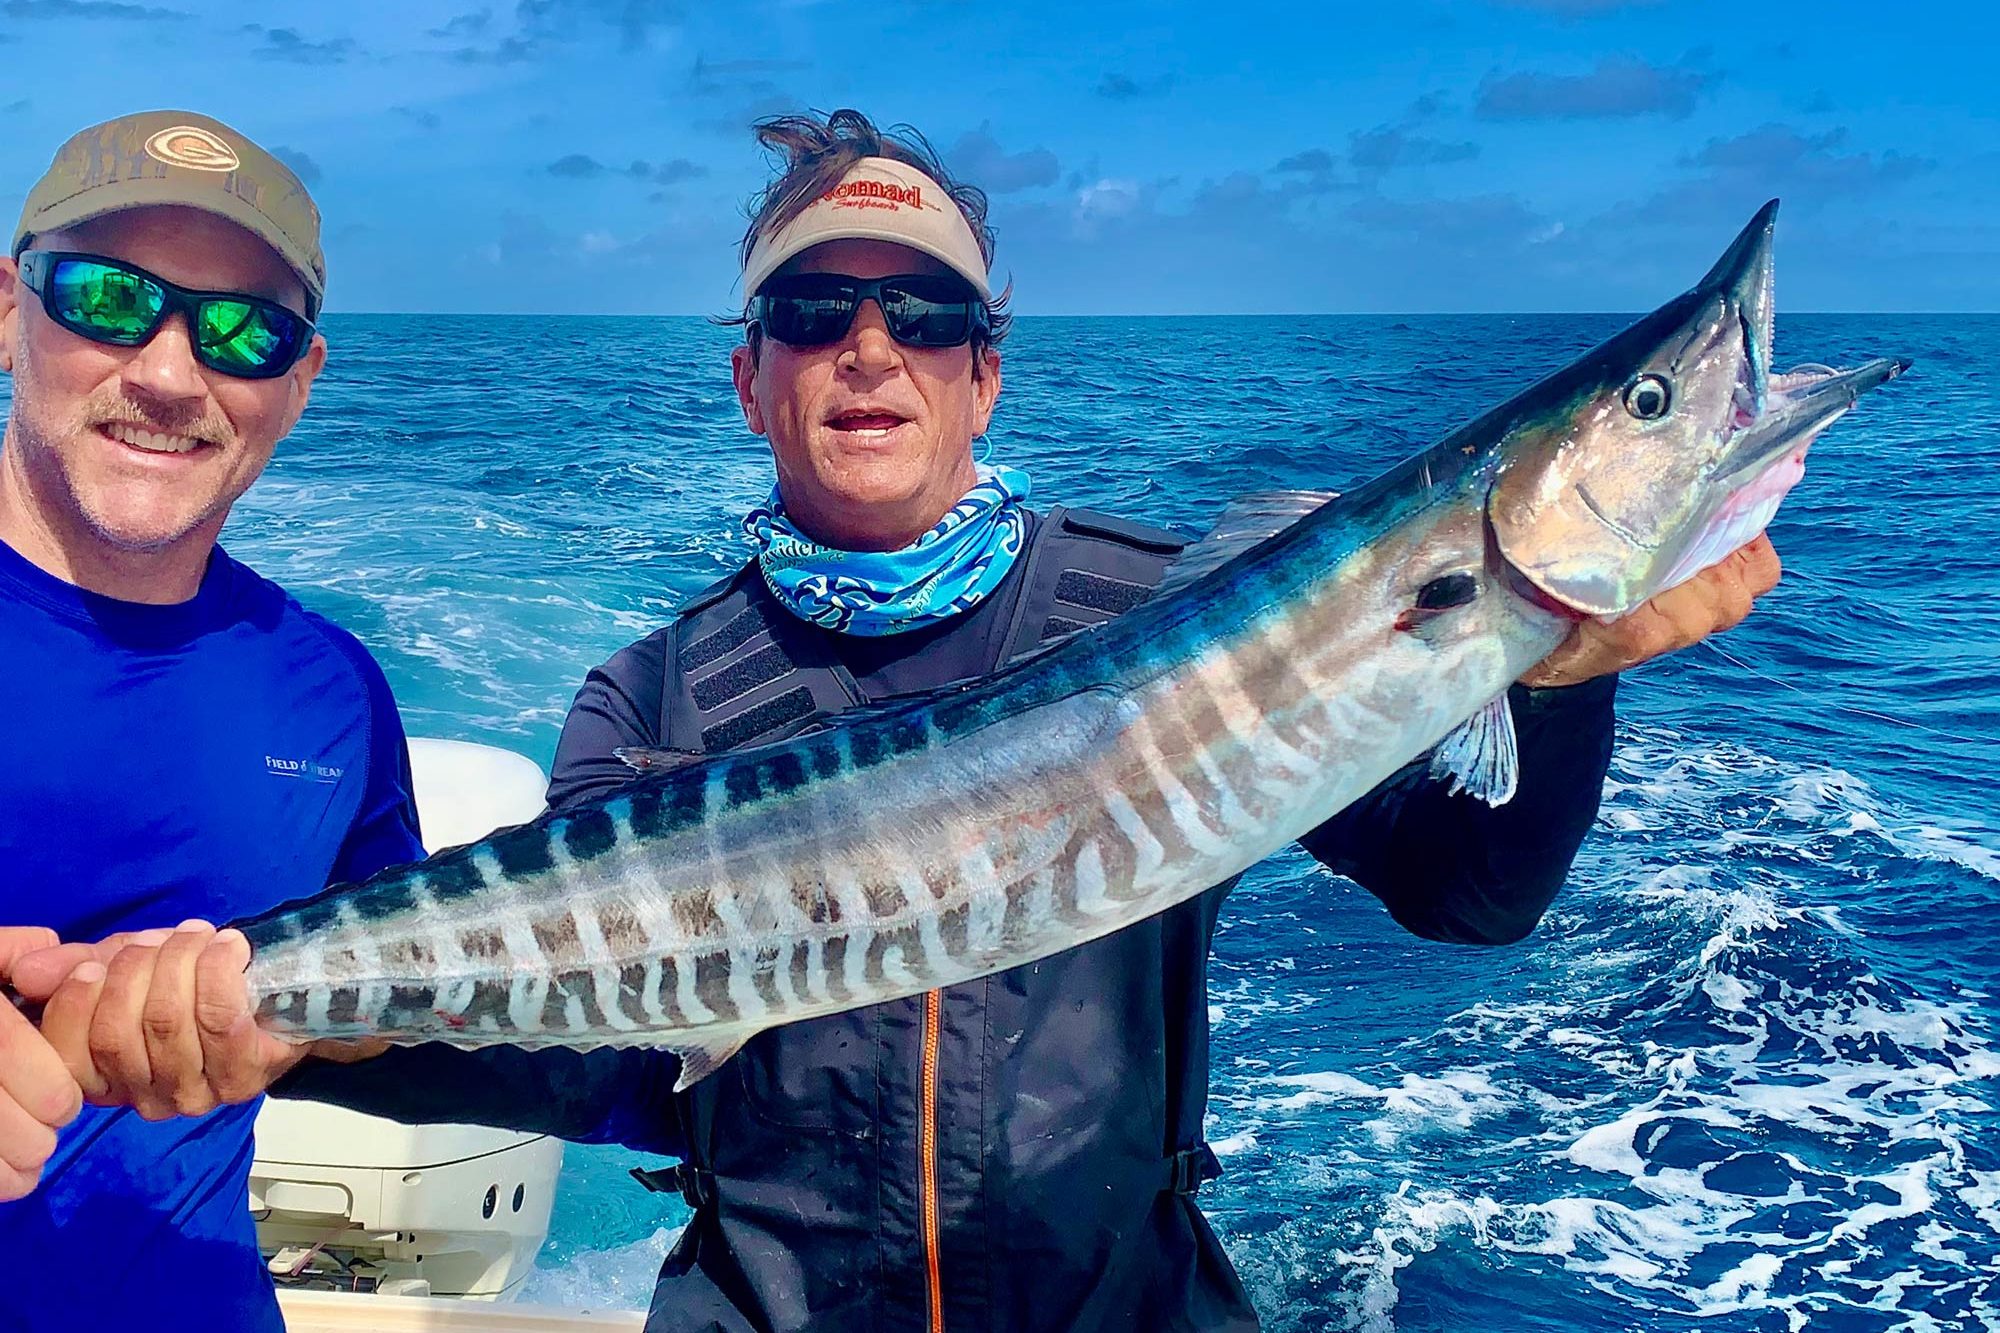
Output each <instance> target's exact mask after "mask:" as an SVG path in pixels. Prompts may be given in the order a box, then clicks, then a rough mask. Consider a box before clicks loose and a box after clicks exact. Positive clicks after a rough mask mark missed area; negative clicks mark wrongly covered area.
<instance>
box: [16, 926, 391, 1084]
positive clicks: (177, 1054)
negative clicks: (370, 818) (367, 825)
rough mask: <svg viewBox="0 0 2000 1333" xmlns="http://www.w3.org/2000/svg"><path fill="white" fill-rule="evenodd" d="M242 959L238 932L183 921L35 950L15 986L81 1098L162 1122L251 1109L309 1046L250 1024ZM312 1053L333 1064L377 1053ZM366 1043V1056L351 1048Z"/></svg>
mask: <svg viewBox="0 0 2000 1333" xmlns="http://www.w3.org/2000/svg"><path fill="white" fill-rule="evenodd" d="M45 943H49V944H53V943H54V940H53V938H52V937H51V938H50V939H49V940H47V941H45ZM249 962H250V945H249V943H248V942H247V941H246V940H245V939H244V938H243V935H242V932H240V931H235V930H224V931H220V932H218V931H217V930H216V929H215V927H214V926H212V925H210V924H208V923H207V922H205V921H188V922H184V923H183V924H182V925H181V926H180V927H179V928H178V929H175V930H171V931H166V930H151V931H143V932H139V933H137V934H124V935H114V936H112V937H110V938H109V939H105V940H102V941H99V942H98V943H96V944H63V945H59V946H57V947H54V948H38V949H37V951H36V952H33V953H26V954H24V955H23V956H22V957H21V959H20V961H19V963H18V965H17V966H16V968H15V975H14V977H13V985H14V988H15V989H16V990H17V991H18V992H19V993H20V994H21V995H22V996H23V997H25V998H27V999H29V1000H35V1001H41V1002H42V1006H43V1007H42V1017H41V1026H42V1036H43V1037H44V1038H45V1039H46V1041H47V1044H48V1045H49V1046H50V1047H51V1048H53V1051H54V1052H55V1053H56V1054H57V1055H58V1056H59V1057H60V1059H61V1061H62V1062H63V1063H64V1064H66V1065H67V1066H68V1069H69V1075H70V1077H71V1078H73V1079H74V1083H75V1086H76V1087H78V1088H80V1089H81V1091H82V1096H83V1099H84V1100H87V1101H89V1102H90V1103H92V1104H93V1105H99V1106H130V1107H132V1108H133V1109H134V1110H136V1111H137V1112H138V1113H139V1114H140V1115H141V1116H143V1117H144V1118H146V1119H148V1120H164V1119H167V1118H169V1117H171V1116H175V1115H203V1114H206V1113H207V1112H209V1111H213V1110H214V1109H215V1108H216V1107H218V1106H223V1105H233V1104H236V1103H240V1102H247V1101H249V1100H250V1099H251V1098H253V1097H255V1096H257V1095H258V1094H259V1093H261V1092H263V1091H264V1090H265V1089H266V1088H268V1087H270V1086H271V1084H272V1083H274V1082H276V1081H277V1080H278V1079H279V1078H280V1077H282V1076H283V1075H284V1074H285V1073H286V1072H287V1071H288V1070H290V1069H291V1068H292V1066H294V1065H296V1064H297V1063H298V1062H299V1061H300V1060H302V1059H304V1058H305V1056H306V1055H307V1054H308V1053H309V1052H313V1051H314V1050H315V1047H314V1045H313V1044H311V1043H305V1044H294V1043H291V1042H287V1041H283V1040H280V1039H279V1038H277V1037H274V1036H272V1035H271V1034H269V1033H268V1032H265V1031H264V1030H263V1029H262V1028H259V1027H258V1026H257V1024H256V1023H255V1021H254V1020H253V1017H252V1012H251V1005H250V993H249V989H248V987H247V986H246V984H245V982H244V977H243V969H244V968H245V967H247V966H248V965H249ZM318 1045H319V1046H320V1047H325V1048H329V1049H324V1050H320V1051H318V1053H319V1054H321V1055H324V1056H326V1057H327V1058H331V1059H354V1058H357V1056H358V1055H359V1054H373V1053H374V1052H375V1050H379V1049H381V1044H379V1043H360V1042H322V1043H319V1044H318ZM364 1046H372V1047H373V1049H369V1050H365V1051H358V1050H357V1049H356V1048H359V1047H364ZM72 1114H73V1113H72Z"/></svg>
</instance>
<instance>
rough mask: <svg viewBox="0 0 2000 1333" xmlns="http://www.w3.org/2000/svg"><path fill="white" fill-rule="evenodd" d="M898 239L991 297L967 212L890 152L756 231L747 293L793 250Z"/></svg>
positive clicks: (745, 270) (746, 266)
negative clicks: (773, 227)
mask: <svg viewBox="0 0 2000 1333" xmlns="http://www.w3.org/2000/svg"><path fill="white" fill-rule="evenodd" d="M844 240H862V241H891V242H893V243H895V244H897V245H907V246H909V247H910V248H911V249H912V250H920V251H922V252H923V253H924V254H927V255H929V256H930V257H931V258H933V259H936V260H938V261H939V262H941V263H944V264H946V265H949V266H950V268H951V269H952V271H953V272H955V273H957V274H958V275H959V276H960V277H962V278H964V279H965V280H966V281H967V282H969V283H971V284H972V289H973V290H974V291H976V292H978V293H979V299H980V300H982V301H990V300H992V299H993V292H992V289H991V288H990V287H988V286H987V281H986V259H985V256H983V255H982V254H980V252H979V242H978V240H976V239H975V238H974V237H973V235H972V227H971V225H970V224H969V223H967V222H966V220H965V214H963V213H961V212H959V211H958V205H957V204H956V203H955V202H953V201H952V198H951V196H949V195H947V194H946V193H945V192H944V189H943V187H942V186H940V185H939V184H938V183H937V182H936V181H934V180H932V179H931V178H930V177H929V176H927V175H925V174H924V173H923V172H921V171H919V170H917V169H916V168H915V167H912V166H908V165H906V164H905V163H902V162H898V161H896V160H894V159H893V158H887V157H864V158H862V159H861V160H860V161H859V162H856V163H855V164H854V167H853V169H852V170H850V171H849V172H848V173H847V174H846V175H845V176H843V177H841V179H840V184H838V185H836V186H834V187H833V189H831V190H829V191H827V192H826V193H825V194H823V195H821V196H820V197H819V198H817V199H815V200H813V202H812V203H811V204H809V205H807V207H806V210H805V211H804V212H803V213H800V214H799V215H798V216H797V217H795V218H793V219H792V220H791V221H790V222H788V223H786V224H785V225H784V226H782V227H780V228H778V230H777V231H775V232H771V233H768V234H766V235H763V236H759V237H758V238H757V244H756V245H755V246H754V247H753V248H752V249H751V251H750V259H749V262H747V263H746V264H744V266H743V295H744V298H745V299H746V300H747V299H748V298H750V297H752V296H755V295H756V294H757V289H758V288H759V287H762V286H763V285H764V280H765V279H766V278H769V277H770V276H771V275H772V274H773V273H776V272H777V271H778V270H779V269H780V268H781V267H783V266H784V264H785V263H786V261H788V260H790V259H792V258H793V257H794V256H796V255H799V254H802V253H803V252H805V251H807V250H810V249H811V248H812V247H813V246H815V245H818V244H820V243H821V242H823V241H844Z"/></svg>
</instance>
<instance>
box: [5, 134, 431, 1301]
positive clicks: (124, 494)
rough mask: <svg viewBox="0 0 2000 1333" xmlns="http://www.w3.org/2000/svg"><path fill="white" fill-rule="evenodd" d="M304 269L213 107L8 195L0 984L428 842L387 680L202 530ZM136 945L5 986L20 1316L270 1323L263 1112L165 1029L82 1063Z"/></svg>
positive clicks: (285, 343) (306, 260)
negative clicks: (257, 1135)
mask: <svg viewBox="0 0 2000 1333" xmlns="http://www.w3.org/2000/svg"><path fill="white" fill-rule="evenodd" d="M325 278H326V274H325V265H324V261H323V260H322V258H321V254H320V246H319V215H318V212H317V210H316V209H315V208H314V206H313V203H312V200H311V198H310V197H309V196H308V195H307V193H306V190H305V187H304V186H303V185H301V184H300V183H299V181H298V179H297V177H295V176H294V175H293V174H292V173H291V172H290V171H289V170H287V169H286V168H285V167H284V166H283V165H282V164H281V163H279V162H278V161H277V160H276V159H275V158H273V157H272V156H271V155H270V154H269V153H267V152H265V151H264V150H263V149H261V148H259V147H258V146H257V145H256V144H254V143H252V142H251V141H250V140H248V139H246V138H244V137H243V136H242V135H241V134H238V133H237V132H236V131H234V130H232V129H230V128H229V127H228V126H226V125H223V124H221V123H219V122H217V121H214V120H211V119H209V118H207V117H204V116H198V115H193V114H190V113H187V112H180V111H170V112H152V113H148V114H142V115H135V116H125V117H121V118H119V119H117V120H113V121H110V122H107V123H106V124H103V125H98V126H95V127H93V128H91V129H88V130H85V131H83V132H82V133H81V134H78V135H76V136H75V137H74V138H72V139H71V140H70V141H69V142H67V143H66V144H64V145H63V146H62V148H61V150H60V151H59V152H58V153H57V154H56V157H55V161H54V162H53V164H52V165H51V166H50V167H49V170H48V172H47V174H46V175H44V176H43V177H42V179H41V180H40V181H39V182H38V183H37V184H36V185H35V186H34V188H33V189H32V190H30V191H29V193H28V197H27V201H26V206H25V207H24V208H23V210H22V213H21V218H20V222H19V224H18V225H17V226H16V227H15V229H14V233H13V238H12V244H11V245H10V246H9V248H8V250H7V252H6V255H5V257H0V369H5V370H6V371H7V372H8V373H9V374H10V375H11V376H12V380H13V393H12V403H11V406H10V409H9V412H8V416H7V423H6V435H5V441H4V445H0V655H4V659H5V662H6V669H5V671H4V672H0V711H4V713H5V715H6V717H7V724H6V726H5V727H4V728H0V866H4V867H5V869H4V872H0V982H16V981H18V982H20V983H22V985H23V988H24V989H29V988H30V987H28V985H27V983H28V981H29V980H30V979H31V978H30V974H31V973H34V972H36V971H37V970H38V969H37V968H36V966H35V964H34V962H33V960H32V959H29V958H27V955H29V954H30V953H31V952H32V951H35V950H37V949H40V948H43V947H44V946H47V945H51V944H54V943H55V942H56V940H57V939H58V938H61V939H63V940H72V941H96V940H99V939H101V938H104V937H107V936H117V935H119V934H120V933H122V932H143V931H151V932H152V933H151V934H149V935H140V936H139V937H138V938H141V939H158V938H160V937H163V936H167V935H168V934H169V933H171V932H174V928H175V927H176V925H177V924H180V923H184V922H189V921H190V919H192V918H205V919H208V920H226V919H229V918H233V917H240V916H243V915H245V914H247V913H254V912H258V911H261V910H264V909H266V908H269V907H272V906H275V905H276V904H278V903H281V902H284V901H286V900H288V899H292V898H297V897H300V896H301V895H304V894H307V893H311V892H314V891H316V890H318V889H319V888H321V887H322V886H324V885H325V884H326V883H327V882H328V881H329V880H333V879H353V878H357V877H360V876H364V875H367V874H370V873H372V872H373V871H375V870H377V869H380V868H381V867H382V866H384V865H388V864H392V863H395V862H400V861H408V860H413V859H415V858H417V857H420V856H421V855H422V850H421V846H420V844H419V842H418V840H417V837H416V827H415V813H414V810H413V809H412V807H411V805H410V801H409V794H408V778H407V759H406V758H405V755H404V746H403V735H402V728H401V725H400V723H399V722H398V720H397V716H396V709H395V705H394V703H393V701H392V700H391V698H390V696H389V689H388V686H387V684H386V682H385V681H384V680H383V678H382V673H381V671H380V669H379V668H377V666H376V665H375V663H374V662H373V661H372V660H371V659H370V658H369V656H368V653H367V651H366V650H365V649H363V648H362V647H361V645H360V644H359V643H357V642H356V641H355V640H354V639H353V638H352V637H351V636H349V635H348V634H346V633H344V632H343V631H341V630H339V629H338V628H336V627H334V626H333V625H331V624H328V623H327V622H326V621H325V620H322V619H321V618H320V617H318V616H315V615H313V614H312V613H310V612H307V611H304V610H302V609H301V608H300V607H299V605H298V603H296V602H295V601H293V600H292V599H291V598H290V597H288V596H287V595H286V594H285V592H284V591H283V590H282V589H281V588H279V587H277V586H276V585H274V584H272V583H269V582H267V581H265V580H264V579H262V578H260V577H258V576H257V575H256V574H254V573H252V572H251V571H250V570H249V569H247V568H245V567H244V566H243V565H241V564H239V563H237V562H236V561H235V560H233V559H231V558H230V557H229V555H228V554H227V553H225V552H224V551H223V550H222V549H221V548H220V547H219V546H217V545H216V538H217V534H218V533H219V532H220V531H221V529H222V525H223V521H224V520H225V519H226V518H227V517H228V514H229V509H230V506H231V505H232V504H234V503H235V501H236V500H237V498H238V497H239V496H241V495H242V494H243V492H244V491H245V490H246V489H248V487H249V486H250V484H251V483H252V482H254V481H255V480H256V479H257V476H258V474H259V473H260V472H262V471H263V469H264V466H265V465H266V464H267V463H268V462H269V461H270V459H271V455H272V451H273V449H274V448H275V447H276V445H277V443H278V441H279V440H280V439H281V438H283V437H284V436H285V434H286V433H287V432H288V431H290V430H291V428H292V426H293V424H294V423H296V422H297V420H298V418H299V414H300V413H301V412H302V411H303V410H304V409H305V406H306V401H307V399H308V397H309V396H310V394H311V390H312V384H313V380H314V377H315V376H317V375H318V374H319V372H320V368H321V366H323V365H324V364H325V361H326V344H325V342H324V340H323V339H321V338H320V337H319V335H318V334H317V332H316V331H315V329H314V325H313V321H314V319H315V318H316V317H317V315H318V312H319V307H320V301H321V297H322V294H323V292H324V290H325ZM183 933H184V935H185V938H186V940H187V941H190V942H195V943H200V942H205V941H206V940H207V939H208V938H210V937H211V936H212V935H213V932H212V931H211V930H210V929H208V928H207V927H203V926H199V925H193V924H190V925H188V926H187V927H186V928H185V930H184V932H183ZM177 957H184V958H185V959H187V960H189V961H191V960H192V958H193V954H192V953H189V952H187V950H186V949H185V948H181V949H179V950H178V951H177ZM157 959H158V955H157V954H156V953H154V952H153V951H151V950H148V949H135V950H131V951H127V952H125V953H121V954H119V955H117V956H116V957H115V958H113V959H111V961H110V966H109V969H108V973H107V969H106V967H105V965H104V964H103V963H102V962H99V961H91V962H87V963H84V964H83V965H82V966H81V967H80V968H78V969H77V970H76V972H75V974H74V977H73V980H72V984H71V985H69V986H68V987H67V988H66V989H64V990H63V991H61V992H60V993H58V994H56V995H54V996H53V997H51V998H50V999H49V1004H48V1009H47V1012H46V1013H45V1014H44V1015H43V1018H42V1026H41V1028H40V1030H37V1028H36V1027H34V1026H33V1025H31V1024H30V1023H29V1021H28V1019H27V1018H26V1017H25V1016H23V1015H22V1014H21V1013H20V1012H17V1010H16V1009H15V1007H14V1005H12V1004H9V1003H7V1002H5V1001H4V1000H0V1255H4V1256H5V1265H6V1272H5V1276H4V1278H0V1328H4V1329H7V1330H9V1333H39V1331H40V1330H57V1329H61V1330H71V1329H78V1328H85V1327H89V1328H147V1329H161V1328H167V1327H194V1326H199V1327H203V1328H230V1329H269V1330H274V1331H275V1330H277V1329H279V1328H280V1326H281V1324H280V1319H279V1315H278V1309H277V1303H276V1299H275V1297H274V1295H273V1293H272V1286H271V1279H270V1276H269V1274H268V1273H266V1272H265V1271H264V1267H263V1263H262V1261H261V1260H260V1259H259V1257H258V1254H257V1250H256V1244H255V1236H254V1233H253V1229H252V1224H251V1218H250V1215H249V1212H248V1176H249V1168H250V1160H251V1122H252V1120H253V1118H254V1116H255V1113H256V1105H255V1103H254V1101H244V1102H243V1104H240V1105H233V1106H227V1107H224V1108H223V1109H220V1110H216V1109H215V1108H216V1107H217V1105H218V1102H219V1100H220V1099H219V1098H218V1097H216V1096H215V1095H213V1094H212V1093H210V1092H209V1090H208V1089H207V1088H206V1086H205V1085H203V1086H201V1087H196V1086H194V1085H192V1084H174V1083H172V1082H170V1081H169V1080H168V1078H167V1077H166V1075H167V1073H168V1071H169V1070H170V1068H171V1065H172V1059H171V1058H170V1056H171V1055H177V1054H179V1053H178V1052H174V1053H170V1052H168V1051H167V1050H166V1049H165V1048H164V1047H159V1048H158V1049H157V1050H156V1052H155V1054H156V1055H157V1057H158V1059H159V1065H160V1071H161V1077H160V1078H158V1079H156V1078H155V1076H154V1072H153V1070H152V1068H151V1066H150V1064H149V1061H148V1057H147V1050H146V1045H145V1042H144V1041H143V1040H142V1041H140V1042H138V1043H136V1044H135V1045H134V1047H132V1048H128V1049H125V1050H123V1051H111V1050H109V1049H106V1050H105V1051H104V1058H103V1059H102V1061H101V1062H100V1061H96V1060H94V1059H93V1055H94V1054H96V1053H97V1052H98V1050H99V1048H100V1046H101V1042H100V1038H101V1037H102V1036H103V1035H104V1034H105V1033H109V1032H111V1031H113V1030H114V1029H116V1030H123V1026H126V1025H129V1026H130V1028H131V1029H132V1030H134V1031H138V1030H139V1029H140V1027H141V1013H140V1010H139V1009H138V1008H136V1007H133V1006H134V1002H135V1000H136V997H140V996H143V995H144V994H145V992H146V985H147V983H148V982H149V981H150V980H151V975H152V971H153V970H154V968H155V966H156V963H157ZM179 965H180V964H179V963H173V964H170V966H179ZM40 970H42V971H46V970H47V969H45V968H44V969H40ZM64 971H67V969H66V968H65V969H64ZM43 979H44V980H46V979H47V978H43ZM48 989H49V988H48V987H46V986H44V987H43V988H42V992H43V993H44V994H46V993H47V990H48ZM100 997H105V998H104V1002H103V1004H102V1005H99V1003H98V1001H99V998H100ZM93 1017H94V1018H95V1019H97V1020H100V1021H101V1022H102V1024H103V1026H102V1027H101V1028H98V1027H95V1026H94V1024H93V1022H92V1020H93ZM152 1039H154V1040H155V1041H156V1045H157V1042H158V1040H161V1039H162V1038H161V1034H158V1033H154V1034H152ZM164 1039H166V1040H175V1041H179V1040H185V1041H187V1042H189V1043H191V1050H192V1051H194V1052H195V1053H197V1054H198V1052H199V1050H200V1046H201V1043H202V1042H205V1041H208V1040H209V1039H210V1034H209V1033H208V1032H206V1031H205V1030H203V1031H197V1030H196V1029H194V1028H192V1027H191V1028H188V1029H184V1030H181V1031H179V1032H177V1033H175V1034H173V1035H172V1036H171V1037H168V1038H164ZM127 1057H130V1058H127ZM100 1063H101V1064H102V1068H101V1069H100V1068H99V1064H100ZM254 1091H255V1090H254V1089H249V1090H246V1092H245V1094H244V1097H248V1096H249V1095H250V1094H251V1093H254ZM238 1100H243V1099H242V1098H238ZM85 1102H88V1103H89V1104H88V1105H85V1104H84V1103H85ZM209 1111H214V1114H211V1115H202V1116H201V1118H199V1119H185V1118H175V1117H177V1116H195V1115H200V1114H201V1113H203V1112H209ZM184 1320H193V1321H194V1322H193V1323H187V1322H183V1321H184Z"/></svg>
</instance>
